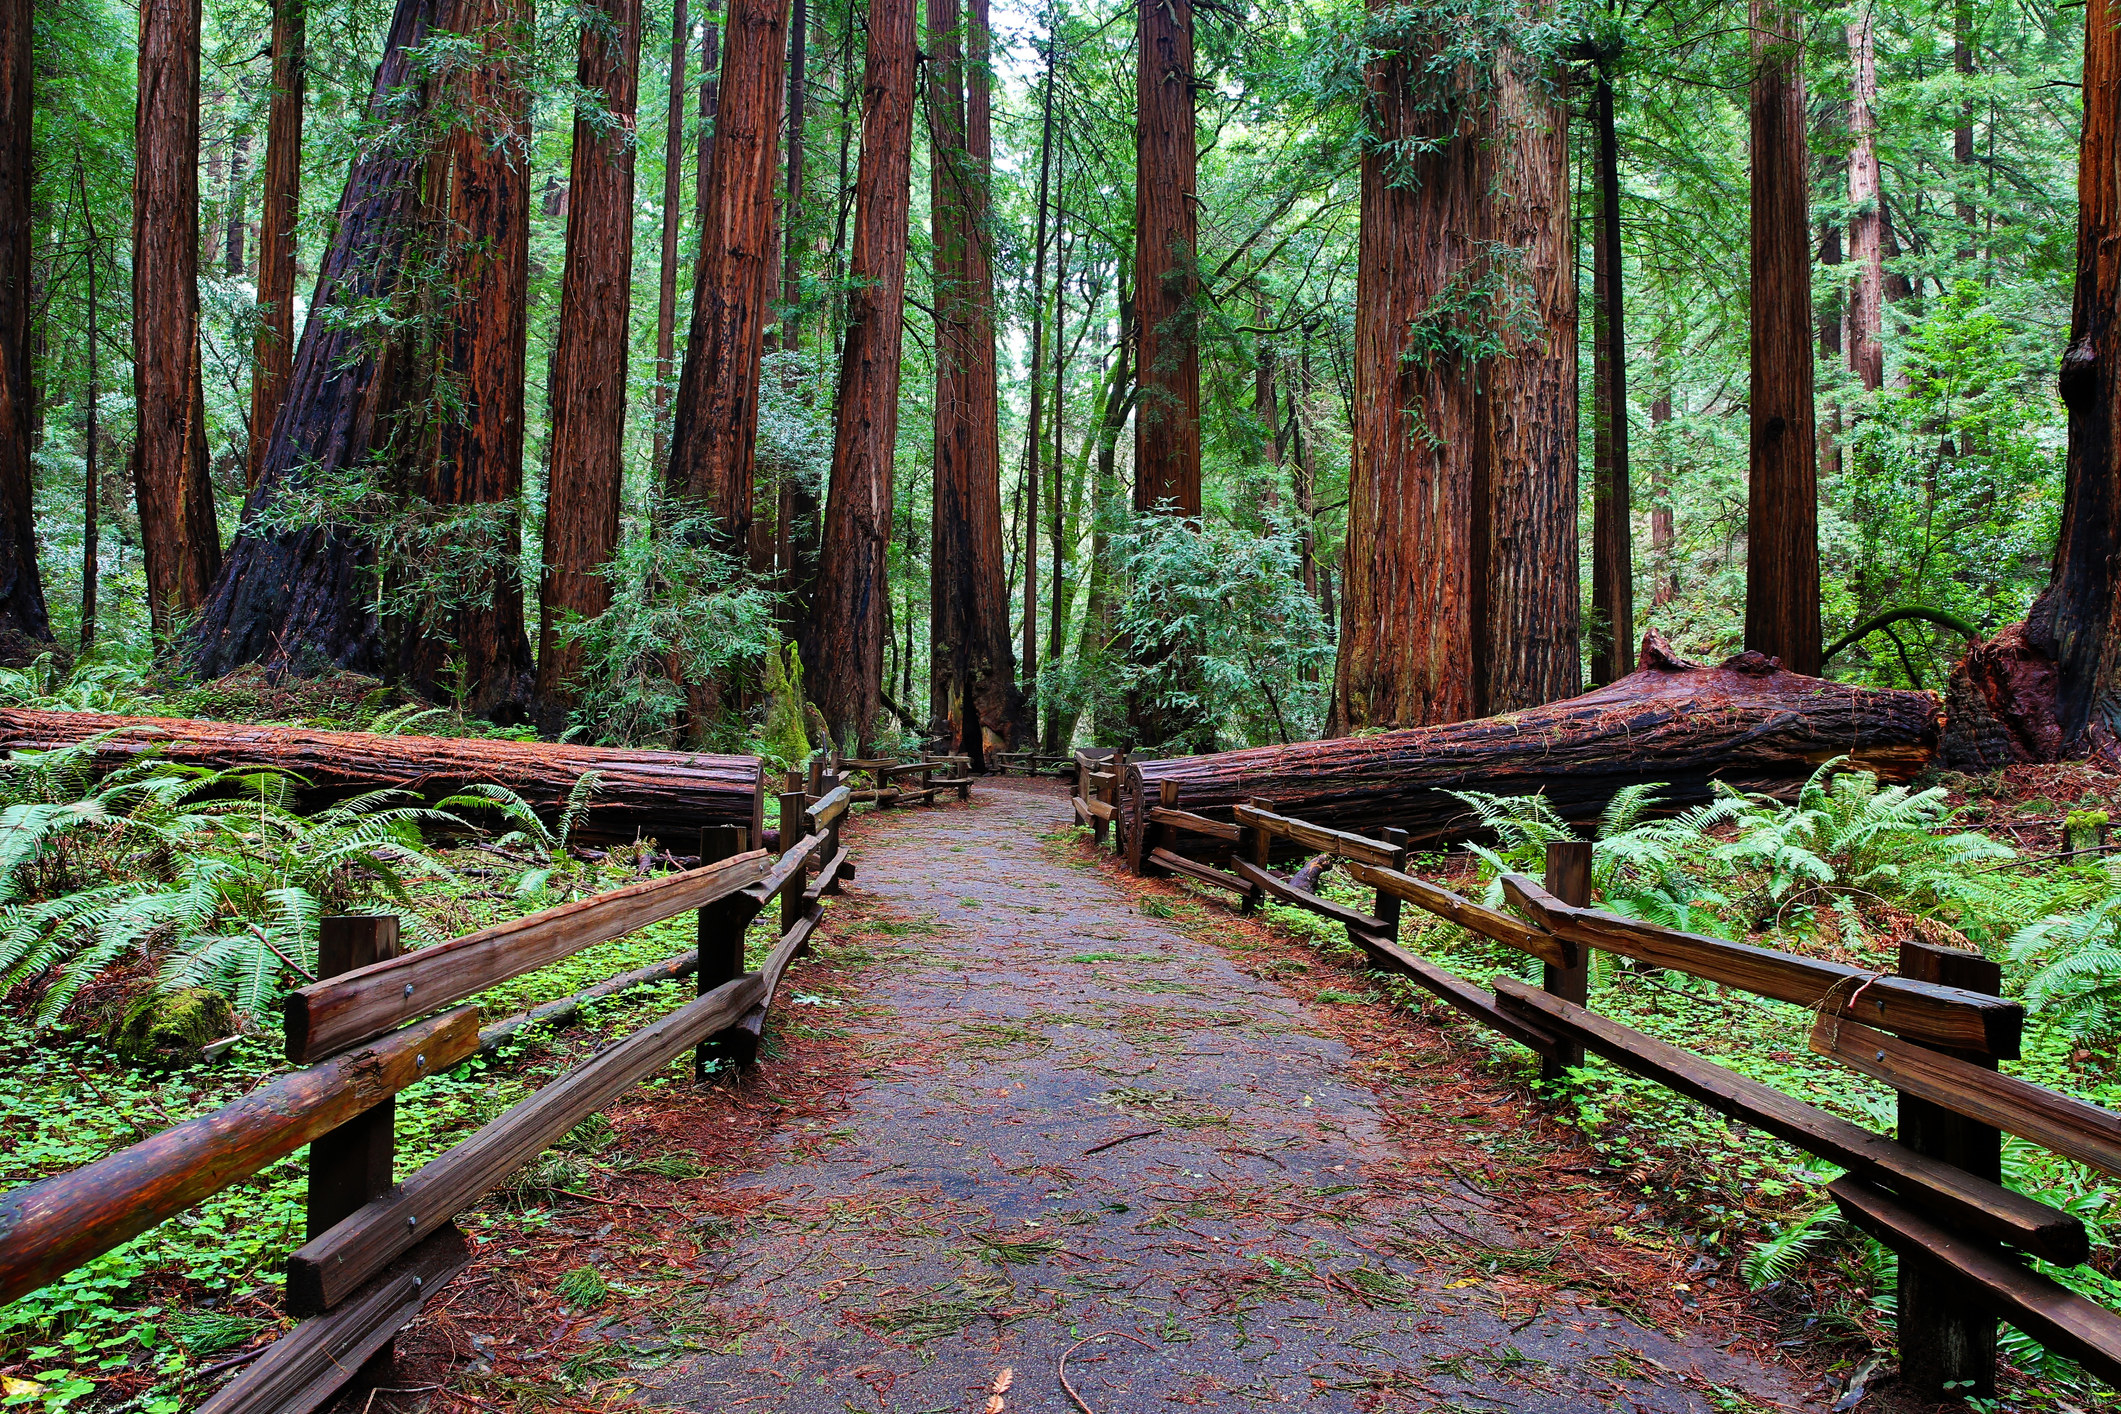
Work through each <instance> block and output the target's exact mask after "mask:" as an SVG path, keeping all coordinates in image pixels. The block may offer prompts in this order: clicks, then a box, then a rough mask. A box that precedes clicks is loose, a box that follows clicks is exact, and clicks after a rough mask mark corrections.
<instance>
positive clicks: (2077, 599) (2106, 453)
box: [2025, 0, 2121, 755]
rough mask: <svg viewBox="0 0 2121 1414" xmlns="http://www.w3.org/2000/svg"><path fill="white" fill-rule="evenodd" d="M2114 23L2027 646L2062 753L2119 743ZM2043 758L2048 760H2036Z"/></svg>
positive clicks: (2105, 17) (2099, 99) (2118, 132)
mask: <svg viewBox="0 0 2121 1414" xmlns="http://www.w3.org/2000/svg"><path fill="white" fill-rule="evenodd" d="M2117 20H2121V13H2117V11H2116V7H2115V0H2090V3H2089V4H2087V5H2086V6H2085V9H2084V26H2085V28H2084V137H2083V146H2082V147H2081V148H2080V149H2079V155H2078V159H2077V284H2076V300H2075V307H2074V308H2073V310H2072V311H2071V315H2070V341H2069V348H2068V351H2067V352H2065V353H2064V354H2063V356H2062V376H2061V389H2062V401H2063V403H2064V405H2065V406H2067V407H2068V409H2069V458H2068V463H2067V471H2066V473H2065V482H2064V488H2065V489H2064V492H2063V502H2062V527H2061V534H2060V535H2059V537H2058V538H2057V540H2056V544H2055V561H2054V570H2053V573H2052V575H2051V577H2050V579H2049V582H2048V586H2047V589H2046V591H2045V592H2044V593H2042V594H2041V596H2040V598H2039V600H2038V601H2037V602H2036V603H2034V605H2033V608H2032V612H2031V613H2030V614H2028V615H2027V616H2026V625H2025V630H2026V631H2025V637H2026V639H2027V641H2028V642H2029V643H2030V644H2031V645H2032V647H2033V648H2035V649H2037V650H2039V651H2040V652H2042V653H2044V654H2045V655H2046V656H2047V657H2048V659H2050V660H2051V661H2052V663H2053V677H2052V684H2053V686H2052V691H2053V694H2054V710H2053V718H2054V726H2055V729H2056V734H2057V737H2058V740H2059V745H2060V748H2061V753H2062V754H2065V755H2082V754H2084V753H2085V752H2087V751H2098V752H2100V753H2102V754H2106V755H2111V754H2114V753H2115V752H2116V750H2117V745H2121V624H2117V623H2116V613H2117V607H2116V598H2115V594H2114V558H2115V555H2116V553H2117V551H2121V438H2117V437H2116V435H2115V434H2116V429H2117V427H2121V327H2117V324H2116V315H2117V312H2121V239H2117V237H2121V34H2117V30H2116V22H2117ZM2043 754H2047V753H2043Z"/></svg>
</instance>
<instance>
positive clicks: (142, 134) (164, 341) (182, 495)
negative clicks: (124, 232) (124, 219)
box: [133, 0, 221, 642]
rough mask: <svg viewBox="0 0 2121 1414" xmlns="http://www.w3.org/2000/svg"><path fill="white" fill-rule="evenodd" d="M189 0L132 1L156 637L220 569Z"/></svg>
mask: <svg viewBox="0 0 2121 1414" xmlns="http://www.w3.org/2000/svg"><path fill="white" fill-rule="evenodd" d="M199 22H200V8H199V0H143V3H142V4H141V6H140V48H139V61H138V62H139V97H138V99H137V100H136V102H135V105H134V109H133V144H134V147H133V405H134V416H135V421H136V429H135V432H134V440H133V485H134V496H135V498H136V499H137V501H138V503H139V508H140V544H141V549H142V551H143V552H144V557H145V560H146V564H147V597H148V612H149V616H150V621H151V624H152V627H153V631H154V635H155V638H156V640H157V641H158V642H160V641H162V640H163V639H165V638H166V637H167V636H168V635H169V633H170V631H171V629H172V627H173V626H174V624H175V616H176V615H177V614H183V613H190V612H191V611H193V610H195V609H197V608H198V607H199V606H200V604H201V603H203V602H204V601H205V599H206V595H207V591H208V589H209V588H210V587H211V586H212V584H213V582H214V576H215V574H216V573H218V572H219V570H220V568H221V532H220V528H219V526H218V525H217V524H216V523H215V520H214V493H213V486H212V483H211V482H210V481H209V480H208V478H207V471H208V467H207V456H206V397H205V388H204V385H203V384H202V382H201V376H200V365H199Z"/></svg>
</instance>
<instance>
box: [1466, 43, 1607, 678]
mask: <svg viewBox="0 0 2121 1414" xmlns="http://www.w3.org/2000/svg"><path fill="white" fill-rule="evenodd" d="M1526 62H1527V61H1526V60H1525V58H1524V56H1522V55H1519V54H1515V53H1512V52H1510V51H1509V50H1507V49H1505V50H1504V51H1503V52H1502V53H1501V54H1499V55H1498V56H1497V58H1496V59H1495V61H1494V63H1495V69H1494V84H1495V98H1494V102H1493V108H1492V114H1491V119H1490V121H1491V122H1492V123H1493V124H1494V126H1495V128H1496V131H1495V132H1494V133H1492V134H1491V135H1490V136H1489V138H1488V140H1487V141H1485V142H1484V143H1483V144H1482V154H1483V157H1484V159H1485V161H1484V163H1483V167H1484V169H1485V168H1488V167H1489V166H1490V165H1491V166H1492V176H1489V175H1487V172H1486V171H1485V170H1484V172H1483V183H1482V184H1483V186H1484V187H1486V188H1487V189H1488V190H1489V191H1490V193H1491V195H1490V198H1489V201H1488V204H1487V205H1488V209H1487V211H1486V212H1485V213H1484V214H1485V216H1486V218H1487V223H1488V227H1489V236H1488V240H1489V242H1490V246H1489V248H1490V249H1491V250H1493V249H1496V248H1498V247H1499V248H1504V249H1508V250H1512V251H1515V252H1517V253H1518V255H1517V257H1516V258H1517V259H1519V260H1521V261H1522V267H1521V268H1522V282H1523V289H1522V296H1523V298H1524V300H1525V303H1526V307H1527V312H1528V313H1529V315H1530V318H1529V319H1528V320H1526V321H1525V322H1524V323H1523V324H1522V325H1519V324H1515V323H1514V322H1512V321H1505V322H1504V324H1503V327H1502V329H1501V331H1500V332H1501V335H1502V340H1501V342H1502V346H1503V356H1502V357H1500V358H1497V359H1494V360H1493V361H1492V362H1491V363H1490V364H1489V366H1488V368H1487V369H1486V370H1485V371H1484V372H1483V374H1482V376H1481V379H1480V384H1481V391H1480V395H1479V404H1478V411H1477V417H1478V425H1479V434H1478V436H1477V439H1476V441H1475V460H1474V468H1473V474H1474V478H1475V484H1474V488H1473V515H1474V519H1475V527H1474V532H1473V555H1474V565H1473V572H1472V587H1473V594H1474V602H1473V639H1474V651H1473V674H1474V693H1475V699H1476V701H1477V702H1478V704H1479V710H1480V712H1481V714H1482V715H1484V716H1489V715H1494V714H1497V713H1502V712H1517V711H1522V710H1524V709H1525V708H1527V707H1537V706H1539V705H1540V704H1542V703H1546V702H1555V701H1558V700H1560V699H1561V698H1564V697H1574V696H1575V695H1576V694H1577V692H1579V691H1580V690H1581V688H1582V671H1583V670H1582V665H1581V664H1582V658H1581V654H1582V634H1581V618H1582V609H1581V594H1580V593H1579V590H1578V586H1579V583H1580V579H1579V575H1580V570H1579V569H1578V563H1577V535H1576V499H1577V492H1576V482H1577V478H1578V475H1579V469H1578V466H1577V454H1576V423H1577V407H1576V400H1577V379H1576V358H1577V354H1576V349H1577V338H1576V246H1575V237H1574V229H1573V227H1572V226H1571V223H1570V220H1569V144H1568V111H1569V110H1568V105H1567V103H1566V102H1563V101H1556V100H1555V99H1552V98H1550V97H1548V96H1547V91H1546V88H1545V87H1544V85H1543V84H1542V83H1541V82H1540V81H1539V80H1538V79H1537V78H1536V77H1534V76H1533V75H1531V74H1529V73H1528V72H1526Z"/></svg>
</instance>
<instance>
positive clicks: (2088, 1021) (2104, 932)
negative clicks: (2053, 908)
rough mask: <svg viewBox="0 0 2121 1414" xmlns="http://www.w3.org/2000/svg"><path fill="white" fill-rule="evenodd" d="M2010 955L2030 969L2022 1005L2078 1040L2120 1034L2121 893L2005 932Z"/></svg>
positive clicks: (2022, 965) (2094, 1040)
mask: <svg viewBox="0 0 2121 1414" xmlns="http://www.w3.org/2000/svg"><path fill="white" fill-rule="evenodd" d="M2009 946H2010V959H2011V961H2012V962H2013V963H2014V964H2016V965H2017V966H2019V967H2022V968H2027V969H2030V970H2029V973H2028V975H2026V977H2025V978H2024V981H2023V983H2022V984H2021V985H2022V989H2023V994H2024V998H2025V1005H2026V1006H2027V1008H2028V1009H2030V1010H2031V1011H2032V1012H2033V1013H2034V1014H2035V1015H2037V1016H2038V1017H2039V1018H2040V1019H2041V1020H2043V1021H2047V1022H2052V1023H2053V1024H2055V1025H2058V1026H2061V1027H2063V1028H2064V1029H2066V1030H2067V1031H2068V1032H2069V1034H2070V1035H2071V1036H2072V1037H2074V1038H2075V1039H2077V1040H2079V1041H2085V1042H2097V1041H2104V1040H2106V1039H2108V1038H2110V1037H2112V1036H2114V1035H2116V1034H2121V894H2116V895H2114V896H2112V897H2110V898H2108V899H2106V900H2105V901H2104V902H2102V903H2099V904H2098V905H2096V906H2094V907H2092V908H2089V909H2086V910H2085V911H2083V912H2081V913H2068V914H2056V915H2051V916H2049V917H2047V918H2043V919H2041V920H2040V921H2039V922H2037V923H2033V924H2030V925H2028V926H2027V927H2024V928H2021V929H2019V930H2018V931H2017V932H2016V933H2014V934H2012V935H2011V939H2010V944H2009Z"/></svg>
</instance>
